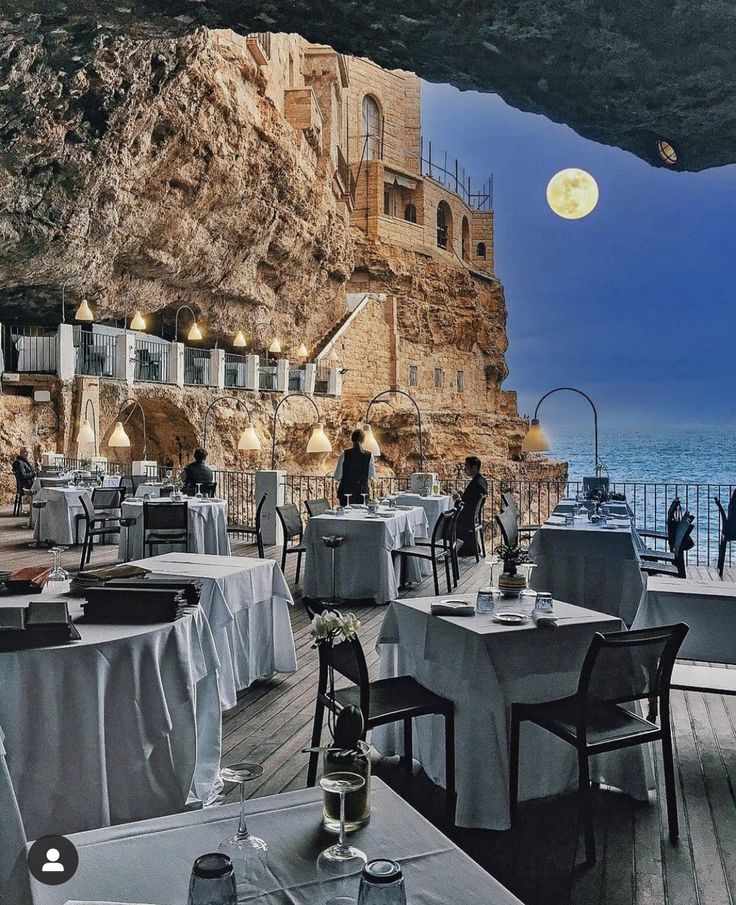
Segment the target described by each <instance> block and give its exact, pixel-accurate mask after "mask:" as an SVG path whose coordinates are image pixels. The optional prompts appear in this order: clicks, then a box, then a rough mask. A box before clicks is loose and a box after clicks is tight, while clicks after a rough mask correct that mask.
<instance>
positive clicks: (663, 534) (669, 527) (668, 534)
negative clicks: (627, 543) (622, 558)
mask: <svg viewBox="0 0 736 905" xmlns="http://www.w3.org/2000/svg"><path fill="white" fill-rule="evenodd" d="M681 520H682V504H681V503H680V498H679V497H675V498H674V499H673V500H672V502H671V503H670V505H669V507H668V508H667V520H666V530H665V531H650V530H648V529H647V528H637V529H636V531H637V534H638V535H639V537H643V538H651V539H652V540H655V541H657V540H662V541H666V542H667V550H666V551H659V550H656V549H654V548H652V547H647V548H646V551H645V553H646V554H648V555H654V554H659V553H669V554H672V553H673V551H674V548H675V531H676V530H677V526H678V524H679V523H680V521H681ZM664 559H665V561H668V562H674V559H673V558H672V555H670V556H664Z"/></svg>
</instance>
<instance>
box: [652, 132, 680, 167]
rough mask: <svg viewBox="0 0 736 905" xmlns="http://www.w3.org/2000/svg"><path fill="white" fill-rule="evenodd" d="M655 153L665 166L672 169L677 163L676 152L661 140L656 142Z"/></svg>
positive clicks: (666, 142)
mask: <svg viewBox="0 0 736 905" xmlns="http://www.w3.org/2000/svg"><path fill="white" fill-rule="evenodd" d="M657 153H658V154H659V157H660V159H661V160H663V161H664V162H665V163H666V164H667V166H670V167H673V166H675V164H676V163H677V151H675V149H674V148H673V147H672V145H671V144H670V143H669V142H668V141H665V140H664V139H663V138H661V139H660V140H659V141H658V142H657Z"/></svg>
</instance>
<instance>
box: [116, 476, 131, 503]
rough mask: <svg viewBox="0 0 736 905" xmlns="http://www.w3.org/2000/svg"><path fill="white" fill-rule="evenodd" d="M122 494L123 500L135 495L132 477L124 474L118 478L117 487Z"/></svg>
mask: <svg viewBox="0 0 736 905" xmlns="http://www.w3.org/2000/svg"><path fill="white" fill-rule="evenodd" d="M118 486H119V488H120V490H121V492H122V494H123V499H125V497H126V496H134V495H135V487H134V486H133V477H132V475H129V474H124V475H122V477H121V478H120V484H119V485H118Z"/></svg>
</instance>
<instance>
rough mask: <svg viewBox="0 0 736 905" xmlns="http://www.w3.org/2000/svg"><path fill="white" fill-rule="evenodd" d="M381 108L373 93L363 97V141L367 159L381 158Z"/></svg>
mask: <svg viewBox="0 0 736 905" xmlns="http://www.w3.org/2000/svg"><path fill="white" fill-rule="evenodd" d="M382 131H383V129H382V128H381V109H380V107H379V106H378V101H377V100H376V99H375V97H373V95H372V94H366V96H365V97H364V98H363V142H364V145H363V146H364V148H365V159H366V160H380V159H381V156H382V155H381V139H382V134H381V133H382Z"/></svg>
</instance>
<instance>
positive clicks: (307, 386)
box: [304, 361, 317, 396]
mask: <svg viewBox="0 0 736 905" xmlns="http://www.w3.org/2000/svg"><path fill="white" fill-rule="evenodd" d="M316 382H317V365H316V364H314V362H311V361H310V362H309V363H308V364H306V365H304V392H305V393H307V395H309V396H312V395H314V385H315V383H316Z"/></svg>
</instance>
